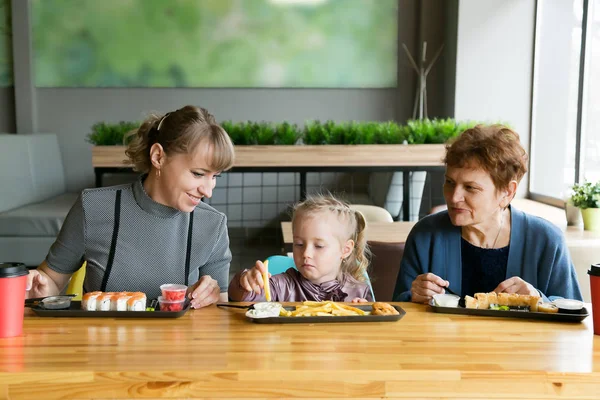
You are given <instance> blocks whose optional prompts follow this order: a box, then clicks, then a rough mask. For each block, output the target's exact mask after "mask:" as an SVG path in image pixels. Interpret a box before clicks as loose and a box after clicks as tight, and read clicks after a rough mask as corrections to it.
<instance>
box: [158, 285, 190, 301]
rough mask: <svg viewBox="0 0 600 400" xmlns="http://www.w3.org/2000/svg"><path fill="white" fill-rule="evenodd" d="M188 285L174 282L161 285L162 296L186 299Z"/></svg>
mask: <svg viewBox="0 0 600 400" xmlns="http://www.w3.org/2000/svg"><path fill="white" fill-rule="evenodd" d="M187 289H188V287H187V286H185V285H176V284H174V283H166V284H164V285H161V286H160V291H161V293H162V297H163V298H164V299H165V300H168V301H184V300H185V294H186V293H187Z"/></svg>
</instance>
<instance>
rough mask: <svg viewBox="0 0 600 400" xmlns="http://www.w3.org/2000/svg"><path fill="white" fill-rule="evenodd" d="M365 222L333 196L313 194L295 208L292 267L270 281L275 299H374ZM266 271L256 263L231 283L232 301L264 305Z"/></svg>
mask: <svg viewBox="0 0 600 400" xmlns="http://www.w3.org/2000/svg"><path fill="white" fill-rule="evenodd" d="M365 229H366V221H365V219H364V217H363V215H362V214H361V213H360V212H359V211H355V210H353V209H351V208H350V207H349V206H348V204H346V203H344V202H342V201H340V200H338V199H336V198H335V197H333V196H329V195H327V196H324V195H316V196H309V197H308V198H307V199H306V200H305V201H303V202H301V203H298V204H297V205H296V206H295V207H294V214H293V217H292V232H293V235H294V243H293V249H294V264H295V266H296V268H290V269H288V270H287V271H286V272H285V273H283V274H279V275H274V276H271V277H270V278H269V286H270V291H271V300H273V301H305V300H313V301H323V300H332V301H347V302H350V301H352V302H364V301H374V299H373V295H372V293H371V289H370V287H369V284H368V283H367V273H366V271H367V266H368V265H369V261H368V253H369V250H368V248H367V240H366V237H365ZM265 273H266V270H265V266H264V265H263V263H262V262H260V261H257V262H256V265H255V266H254V267H253V268H252V269H250V270H244V271H242V272H239V273H238V274H236V276H235V277H234V278H233V280H232V281H231V284H230V285H229V297H230V298H231V299H232V300H234V301H264V300H265V291H264V286H265V282H264V281H263V278H262V276H263V274H265Z"/></svg>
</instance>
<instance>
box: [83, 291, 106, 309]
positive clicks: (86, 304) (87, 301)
mask: <svg viewBox="0 0 600 400" xmlns="http://www.w3.org/2000/svg"><path fill="white" fill-rule="evenodd" d="M101 294H102V292H88V293H86V294H84V295H83V297H82V298H81V309H82V310H86V311H96V299H97V298H98V296H100V295H101Z"/></svg>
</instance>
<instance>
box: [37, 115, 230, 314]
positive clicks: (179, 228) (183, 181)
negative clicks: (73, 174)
mask: <svg viewBox="0 0 600 400" xmlns="http://www.w3.org/2000/svg"><path fill="white" fill-rule="evenodd" d="M130 136H132V140H131V141H130V143H129V146H128V148H127V151H126V154H127V156H128V157H129V162H130V163H131V164H132V165H133V168H134V170H135V171H138V172H140V173H141V176H140V177H139V179H137V180H136V181H135V182H133V183H132V184H126V185H120V186H114V187H104V188H97V189H86V190H84V191H83V192H82V193H81V195H80V196H79V198H78V200H77V202H76V203H75V205H74V206H73V208H72V209H71V211H70V212H69V214H68V216H67V218H66V220H65V222H64V225H63V227H62V229H61V231H60V234H59V236H58V238H57V240H56V242H55V243H54V244H53V245H52V247H51V248H50V251H49V252H48V255H47V257H46V260H45V261H44V262H43V263H42V264H41V265H40V266H39V267H38V268H37V270H35V271H31V272H30V275H29V283H28V284H29V287H30V290H29V292H28V296H29V297H43V296H49V295H53V294H58V293H60V292H61V291H62V290H63V288H64V287H65V286H66V284H67V283H68V281H69V278H70V277H71V275H72V274H73V273H74V272H75V271H77V270H78V269H79V268H80V266H81V265H82V262H83V261H87V267H86V277H85V282H84V292H91V291H114V292H118V291H129V292H136V291H139V292H144V293H146V295H147V296H148V298H156V297H158V296H159V295H160V285H161V284H164V283H179V284H185V285H188V286H189V289H188V296H189V298H190V300H191V305H192V307H195V308H200V307H204V306H207V305H209V304H212V303H215V302H217V301H218V300H219V299H222V300H226V299H227V296H226V293H225V292H226V290H227V282H228V275H229V264H230V261H231V252H230V251H229V238H228V233H227V221H226V218H225V215H224V214H222V213H220V212H218V211H217V210H215V209H213V208H212V207H210V206H209V205H207V204H205V203H203V202H202V198H204V197H211V195H212V190H213V188H214V187H215V184H216V179H217V178H218V176H219V174H220V173H221V172H222V171H225V170H227V169H229V168H230V167H231V166H232V165H233V159H234V149H233V144H232V143H231V140H230V139H229V136H228V135H227V132H225V130H224V129H223V128H222V127H220V126H219V125H218V124H217V123H216V122H215V119H214V117H213V116H212V115H211V114H209V113H208V111H206V110H205V109H203V108H199V107H194V106H186V107H183V108H181V109H179V110H176V111H173V112H170V113H167V114H165V115H152V116H150V117H149V118H148V119H146V121H144V122H143V123H142V124H141V126H140V127H139V128H138V129H137V130H135V131H134V132H132V133H131V134H130Z"/></svg>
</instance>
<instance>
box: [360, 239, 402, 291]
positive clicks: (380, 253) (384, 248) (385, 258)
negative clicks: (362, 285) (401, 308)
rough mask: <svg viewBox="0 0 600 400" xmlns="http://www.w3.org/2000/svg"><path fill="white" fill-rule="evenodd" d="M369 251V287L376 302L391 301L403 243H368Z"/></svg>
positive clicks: (398, 271)
mask: <svg viewBox="0 0 600 400" xmlns="http://www.w3.org/2000/svg"><path fill="white" fill-rule="evenodd" d="M369 248H370V249H371V254H372V257H371V285H372V288H373V292H374V293H375V296H376V298H377V300H378V301H392V296H393V295H394V288H395V286H396V280H397V279H398V274H399V273H400V262H401V261H402V256H403V255H404V243H387V242H375V241H372V242H369Z"/></svg>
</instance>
